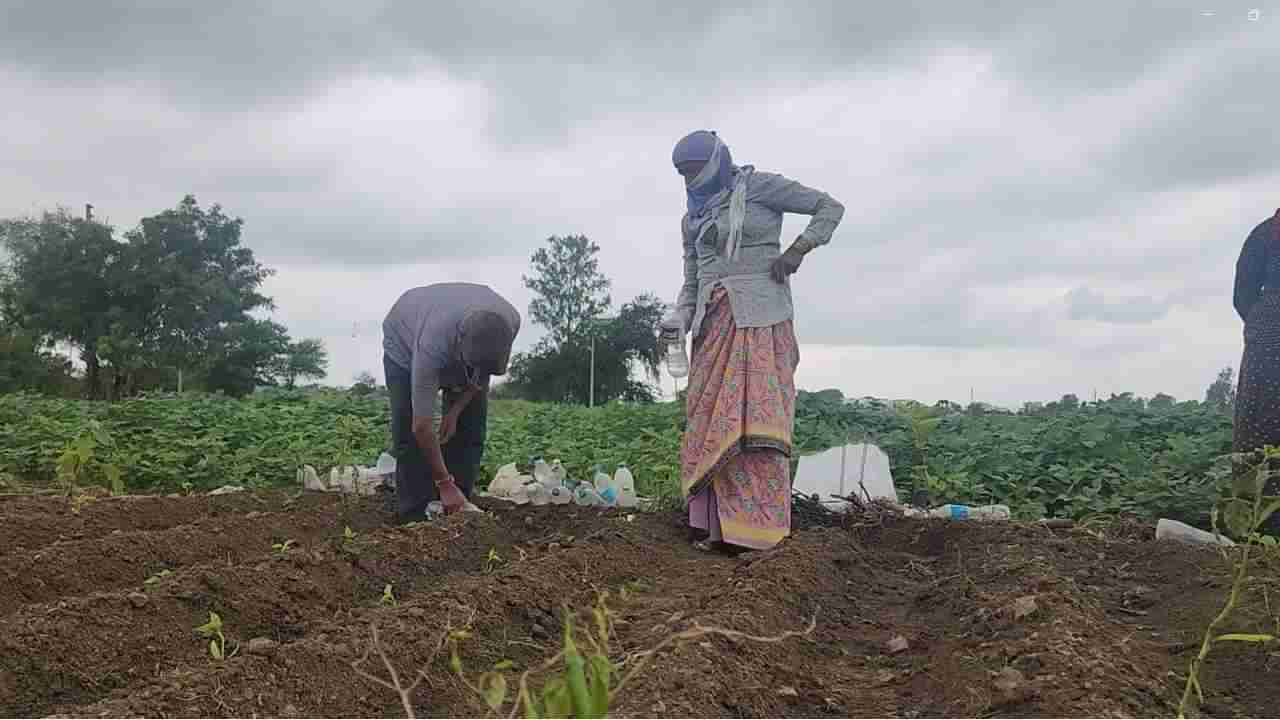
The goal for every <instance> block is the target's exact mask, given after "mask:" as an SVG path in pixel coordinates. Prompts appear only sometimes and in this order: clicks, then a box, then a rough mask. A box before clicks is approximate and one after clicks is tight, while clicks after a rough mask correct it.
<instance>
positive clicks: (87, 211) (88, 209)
mask: <svg viewBox="0 0 1280 720" xmlns="http://www.w3.org/2000/svg"><path fill="white" fill-rule="evenodd" d="M91 220H93V206H92V205H90V204H89V203H85V204H84V221H85V222H90V221H91Z"/></svg>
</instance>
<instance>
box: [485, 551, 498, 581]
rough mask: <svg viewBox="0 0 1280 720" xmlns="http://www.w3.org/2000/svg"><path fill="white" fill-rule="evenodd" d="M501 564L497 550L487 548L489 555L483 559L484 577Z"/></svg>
mask: <svg viewBox="0 0 1280 720" xmlns="http://www.w3.org/2000/svg"><path fill="white" fill-rule="evenodd" d="M501 563H502V556H501V555H499V554H498V549H497V548H489V554H488V555H487V556H485V559H484V572H485V574H486V575H488V574H489V573H491V572H493V571H494V569H495V568H497V567H498V565H499V564H501Z"/></svg>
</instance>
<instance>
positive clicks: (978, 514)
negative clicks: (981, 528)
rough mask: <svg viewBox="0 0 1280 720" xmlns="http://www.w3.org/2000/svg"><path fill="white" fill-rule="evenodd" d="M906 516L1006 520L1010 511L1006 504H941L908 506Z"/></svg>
mask: <svg viewBox="0 0 1280 720" xmlns="http://www.w3.org/2000/svg"><path fill="white" fill-rule="evenodd" d="M906 515H907V516H908V517H936V518H950V519H952V520H1008V519H1009V517H1010V515H1011V513H1010V512H1009V506H1008V505H982V506H980V507H973V506H971V505H943V506H942V507H936V508H933V509H931V510H917V509H915V508H908V509H907V511H906Z"/></svg>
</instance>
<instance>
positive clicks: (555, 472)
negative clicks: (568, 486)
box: [551, 460, 569, 485]
mask: <svg viewBox="0 0 1280 720" xmlns="http://www.w3.org/2000/svg"><path fill="white" fill-rule="evenodd" d="M551 477H552V478H553V479H554V480H555V484H556V485H564V484H565V480H566V479H567V478H568V477H569V471H567V470H565V469H564V463H562V462H560V461H559V460H552V461H551Z"/></svg>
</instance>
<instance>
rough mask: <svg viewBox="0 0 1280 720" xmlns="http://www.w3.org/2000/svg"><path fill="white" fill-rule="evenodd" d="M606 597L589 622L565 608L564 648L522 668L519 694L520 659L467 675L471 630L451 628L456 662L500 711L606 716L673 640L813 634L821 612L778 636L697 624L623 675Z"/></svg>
mask: <svg viewBox="0 0 1280 720" xmlns="http://www.w3.org/2000/svg"><path fill="white" fill-rule="evenodd" d="M606 599H607V594H605V593H602V594H600V595H599V596H598V598H597V600H596V604H595V607H593V608H592V610H591V616H590V618H589V619H588V620H587V621H585V622H584V621H583V620H581V619H580V618H578V617H577V616H576V615H575V614H574V613H572V612H570V611H569V609H568V608H566V609H565V613H564V633H563V636H562V640H561V643H562V647H561V649H560V650H559V652H557V653H556V654H555V655H554V656H552V657H551V658H549V659H548V660H547V661H546V662H544V663H543V664H542V665H541V666H539V667H536V668H533V669H529V670H526V671H524V672H523V673H521V674H520V676H519V677H518V679H517V680H516V682H515V686H514V687H515V692H514V696H512V693H511V692H510V688H511V683H510V682H509V681H508V679H507V673H509V672H512V671H513V670H514V664H513V663H512V662H511V661H509V660H504V661H502V662H499V663H497V664H495V665H494V666H493V669H491V670H488V671H486V672H484V673H482V674H481V675H480V676H479V677H477V678H475V679H474V680H472V679H471V678H469V677H467V675H466V672H465V670H464V669H463V663H462V658H461V656H460V654H459V644H460V642H461V641H463V640H466V639H467V638H469V637H470V635H471V634H470V632H468V631H466V630H461V631H455V632H453V633H451V634H450V637H449V641H450V644H451V650H452V653H451V658H450V666H451V667H452V668H453V671H454V673H455V674H456V675H457V676H458V678H459V679H460V680H461V681H462V683H463V684H464V685H465V686H466V687H467V688H468V689H470V690H471V691H472V692H473V693H475V694H476V695H477V696H478V697H479V698H480V700H481V701H482V702H483V703H484V705H485V707H487V708H488V709H489V711H490V712H491V713H493V714H494V715H498V716H510V717H514V716H516V715H518V714H520V713H521V712H523V714H524V716H525V717H527V718H544V717H566V718H603V717H606V716H607V715H608V713H609V710H610V708H611V707H614V706H615V705H616V703H617V700H618V698H619V696H620V694H621V692H622V690H623V689H624V688H625V687H626V686H627V684H628V683H630V682H631V681H632V680H633V679H634V678H635V677H637V676H638V675H639V674H640V673H641V672H643V671H644V669H645V668H646V667H648V664H649V662H650V660H652V659H653V658H654V657H655V656H656V655H657V654H658V653H660V652H662V651H663V650H665V649H666V648H667V647H669V646H671V645H673V644H676V643H680V642H685V641H688V640H694V639H698V638H702V637H705V636H708V635H720V636H723V637H728V638H732V639H737V640H748V641H752V642H763V643H777V642H782V641H783V640H786V639H788V638H791V637H799V636H805V635H809V634H810V633H812V632H813V630H814V628H815V627H816V623H817V617H816V616H815V617H814V619H813V620H811V621H810V623H809V625H808V627H807V628H806V629H804V630H802V631H790V632H786V633H783V634H781V635H777V636H774V637H756V636H753V635H747V634H745V633H741V632H738V631H735V630H725V629H722V628H716V627H706V626H702V625H695V626H694V627H693V628H690V629H688V630H684V631H682V632H678V633H675V634H673V635H670V636H668V637H667V638H666V639H665V640H663V641H662V642H660V643H658V644H657V645H656V646H654V647H653V648H652V649H650V650H647V651H644V652H641V653H638V654H633V655H630V656H629V659H628V665H629V667H630V670H628V672H627V673H626V674H625V675H622V676H621V677H619V675H618V669H619V666H618V664H616V663H615V662H614V661H613V660H611V659H610V649H609V639H610V637H611V636H612V634H613V618H612V614H611V613H610V611H609V609H608V606H607V605H606ZM578 638H581V639H582V640H584V641H585V643H586V645H585V646H581V647H580V646H579V640H578ZM535 673H536V674H537V675H539V676H541V677H542V686H541V688H540V689H538V690H537V691H535V690H533V689H531V688H530V685H529V680H530V676H531V675H533V674H535Z"/></svg>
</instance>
